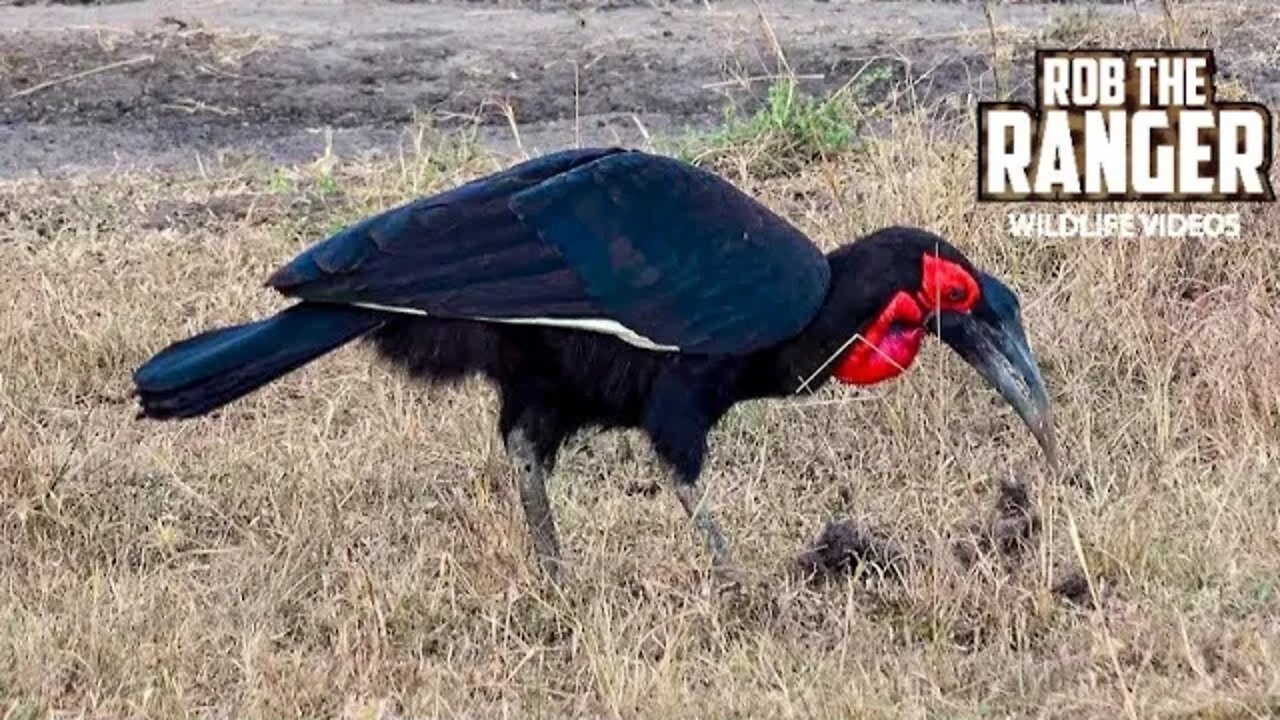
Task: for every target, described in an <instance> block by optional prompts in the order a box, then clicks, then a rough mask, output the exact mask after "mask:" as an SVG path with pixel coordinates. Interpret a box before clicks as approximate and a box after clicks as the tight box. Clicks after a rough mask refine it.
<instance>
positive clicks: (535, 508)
mask: <svg viewBox="0 0 1280 720" xmlns="http://www.w3.org/2000/svg"><path fill="white" fill-rule="evenodd" d="M506 443H507V453H508V454H509V455H510V456H511V460H512V462H513V463H514V464H515V469H516V484H517V486H518V487H519V490H520V504H521V505H522V506H524V519H525V522H526V523H527V524H528V525H529V535H530V536H531V537H532V538H533V551H534V554H535V555H537V557H538V562H539V563H541V565H542V569H543V570H545V571H546V573H547V575H548V576H549V577H550V578H551V580H552V582H554V583H556V584H557V585H559V584H560V582H561V581H562V580H563V579H564V564H563V561H562V560H561V558H560V537H559V535H558V534H557V532H556V521H555V518H554V517H552V515H551V503H550V502H549V501H548V500H547V474H548V473H549V472H550V469H551V463H550V462H549V461H548V459H547V458H546V457H545V456H544V454H543V453H540V452H539V451H538V447H537V445H535V444H534V442H533V441H532V440H531V439H530V438H529V436H528V435H527V434H526V432H525V430H524V429H523V428H521V427H516V428H515V429H513V430H511V432H509V433H507V438H506Z"/></svg>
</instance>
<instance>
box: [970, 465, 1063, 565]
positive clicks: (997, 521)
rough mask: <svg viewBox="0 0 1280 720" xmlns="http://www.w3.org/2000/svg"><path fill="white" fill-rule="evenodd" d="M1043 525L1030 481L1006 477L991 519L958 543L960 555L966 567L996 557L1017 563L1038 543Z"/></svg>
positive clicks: (1002, 482)
mask: <svg viewBox="0 0 1280 720" xmlns="http://www.w3.org/2000/svg"><path fill="white" fill-rule="evenodd" d="M1040 527H1041V520H1040V514H1039V513H1037V512H1036V509H1035V507H1034V504H1033V503H1032V501H1031V491H1030V490H1029V489H1028V488H1027V484H1026V483H1025V482H1023V481H1022V480H1019V479H1017V478H1008V479H1006V480H1002V481H1001V482H1000V494H999V495H998V496H997V497H996V503H995V508H994V510H993V512H992V514H991V518H990V520H988V521H987V523H986V525H985V526H983V527H979V528H977V529H975V530H974V531H973V532H972V533H971V534H970V535H969V537H966V538H963V539H961V540H960V541H958V542H957V543H956V545H955V548H954V549H955V554H956V558H958V559H959V560H960V562H961V563H962V564H964V565H965V567H968V566H971V565H973V564H974V563H976V562H977V561H978V560H979V559H981V558H983V557H992V556H996V557H999V558H1002V559H1003V560H1005V561H1006V562H1016V561H1017V560H1018V559H1020V558H1021V557H1022V556H1023V555H1025V554H1026V553H1027V552H1029V551H1030V550H1031V549H1032V547H1033V546H1034V545H1035V538H1036V536H1037V535H1039V534H1040Z"/></svg>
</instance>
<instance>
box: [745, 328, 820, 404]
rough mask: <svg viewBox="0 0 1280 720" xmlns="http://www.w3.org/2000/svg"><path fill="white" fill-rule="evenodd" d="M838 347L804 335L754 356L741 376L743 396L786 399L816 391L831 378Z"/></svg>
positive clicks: (748, 360) (748, 361)
mask: <svg viewBox="0 0 1280 720" xmlns="http://www.w3.org/2000/svg"><path fill="white" fill-rule="evenodd" d="M837 349H838V345H837V346H835V347H828V343H822V342H818V341H817V340H816V338H814V337H812V336H810V335H808V334H807V333H801V334H800V335H797V336H796V337H794V338H792V339H790V340H788V341H786V342H783V343H780V344H778V345H774V346H771V347H768V348H765V349H763V350H760V351H759V352H756V353H754V354H752V355H751V356H750V357H749V358H748V359H747V363H746V366H745V368H744V370H743V372H742V374H741V376H740V385H741V391H742V394H743V395H745V396H747V397H752V398H763V397H787V396H791V395H796V394H804V393H809V392H814V391H816V390H818V389H819V388H821V387H822V386H823V385H825V384H826V383H827V381H828V380H830V379H831V374H832V373H833V372H834V371H835V368H836V365H837V363H838V360H837V358H836V355H837V353H836V350H837Z"/></svg>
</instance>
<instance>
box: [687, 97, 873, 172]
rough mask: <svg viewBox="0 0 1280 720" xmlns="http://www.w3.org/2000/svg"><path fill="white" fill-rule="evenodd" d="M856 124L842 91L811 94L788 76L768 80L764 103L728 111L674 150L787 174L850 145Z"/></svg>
mask: <svg viewBox="0 0 1280 720" xmlns="http://www.w3.org/2000/svg"><path fill="white" fill-rule="evenodd" d="M857 129H858V124H857V121H856V119H855V117H854V108H853V103H852V101H850V100H849V99H848V98H847V96H845V95H844V94H840V93H837V94H835V95H832V96H831V97H828V98H814V97H812V96H808V95H805V94H803V93H802V92H801V91H800V90H799V88H797V87H796V83H795V81H794V80H791V79H786V80H781V81H778V82H776V83H774V84H773V85H772V86H771V87H770V88H769V93H768V95H767V97H766V99H765V103H764V105H763V106H762V107H761V108H760V109H759V110H757V111H756V112H755V113H754V114H752V115H750V116H748V117H741V116H739V115H738V114H737V113H736V111H734V110H732V109H731V110H729V111H728V112H727V113H726V116H725V124H724V127H722V128H720V129H718V130H715V131H712V132H710V133H702V134H696V135H694V136H693V137H692V138H690V139H689V140H688V141H687V142H686V143H685V145H684V146H683V147H680V148H678V149H677V150H676V153H677V154H678V155H680V156H681V157H683V158H684V159H686V160H689V161H691V162H695V163H701V164H711V165H715V164H717V163H720V162H723V161H726V160H727V159H728V158H729V157H731V156H732V157H745V158H746V160H747V164H748V167H749V169H750V170H751V171H752V172H753V173H755V174H758V175H760V176H762V177H774V176H779V175H790V174H793V173H795V172H797V171H799V170H800V169H802V168H803V167H805V166H807V165H809V164H811V163H812V162H814V161H815V160H821V159H823V158H830V157H832V156H835V155H839V154H841V153H844V152H847V151H848V150H850V149H852V148H853V146H854V143H855V140H856V138H857Z"/></svg>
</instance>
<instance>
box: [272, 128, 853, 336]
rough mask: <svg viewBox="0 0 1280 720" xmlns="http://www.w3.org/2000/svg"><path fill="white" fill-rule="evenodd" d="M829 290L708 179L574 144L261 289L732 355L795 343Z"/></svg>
mask: <svg viewBox="0 0 1280 720" xmlns="http://www.w3.org/2000/svg"><path fill="white" fill-rule="evenodd" d="M828 279H829V268H828V266H827V262H826V258H825V257H824V256H823V255H822V253H821V252H820V251H819V250H818V249H817V248H816V247H814V245H813V244H812V243H811V242H810V241H809V240H808V239H807V238H805V237H804V235H803V234H802V233H800V232H799V231H798V230H796V229H795V228H794V227H792V226H791V225H790V224H789V223H787V222H786V221H785V220H783V219H782V218H780V217H778V216H777V215H775V214H773V213H772V212H770V211H769V210H768V209H767V208H765V207H764V206H763V205H760V204H759V203H757V202H756V201H754V200H752V199H751V198H750V197H748V196H747V195H745V194H743V193H741V192H740V191H738V190H737V189H736V188H734V187H733V186H732V185H730V184H729V183H727V182H725V181H724V180H722V179H720V178H719V177H717V176H715V175H713V174H711V173H709V172H706V171H703V170H701V169H698V168H695V167H693V166H690V165H688V164H685V163H682V162H680V161H677V160H674V159H671V158H665V157H659V156H654V155H648V154H645V153H640V152H628V151H623V150H617V149H584V150H572V151H566V152H561V153H555V154H552V155H547V156H544V157H542V158H539V159H536V160H531V161H529V162H526V163H522V164H520V165H516V166H514V167H512V168H510V169H508V170H506V171H503V172H500V173H497V174H494V175H491V176H489V177H486V178H482V179H480V180H477V181H474V182H471V183H468V184H466V185H463V186H461V187H458V188H456V189H454V190H452V191H449V192H446V193H443V194H441V195H437V196H434V197H431V198H425V199H422V200H418V201H415V202H412V203H409V204H407V205H404V206H401V207H399V208H395V209H393V210H390V211H387V212H385V213H382V214H380V215H377V216H374V217H372V218H369V219H367V220H364V221H362V222H360V223H358V224H356V225H353V226H352V227H350V228H347V229H346V230H343V231H342V232H340V233H338V234H337V235H335V236H333V237H332V238H330V239H328V240H326V241H324V242H323V243H320V244H319V245H317V246H315V247H314V248H312V249H310V250H308V251H307V252H305V253H303V254H302V255H299V256H298V257H297V258H296V259H294V260H293V261H292V262H290V263H289V264H288V265H286V266H284V267H282V268H281V269H280V270H279V271H277V272H276V274H275V275H273V276H272V278H271V280H270V281H269V284H270V285H271V286H273V287H275V288H277V289H278V290H280V291H281V292H283V293H285V294H286V295H290V296H294V297H299V298H302V299H305V300H312V301H320V302H332V303H343V304H351V305H360V306H365V307H375V308H380V309H385V310H394V311H397V312H407V313H418V314H425V315H430V316H435V317H450V318H469V319H477V320H486V321H494V322H512V323H527V324H541V325H548V326H568V327H578V328H582V329H584V330H591V331H597V332H607V333H612V334H615V335H618V336H619V337H621V338H622V339H624V340H626V341H628V342H631V343H633V344H635V345H639V346H641V347H648V348H652V349H662V350H680V351H683V352H692V353H726V354H741V353H746V352H750V351H752V350H755V349H758V348H760V347H764V346H767V345H770V344H773V343H776V342H778V341H780V340H783V339H785V338H786V337H789V336H790V335H793V334H795V333H797V332H799V331H800V330H801V329H802V328H803V327H804V326H805V325H807V324H808V322H809V320H810V319H811V318H812V317H813V315H814V314H815V313H816V312H817V309H818V307H819V306H820V305H821V303H822V301H823V299H824V298H825V296H826V290H827V283H828Z"/></svg>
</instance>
